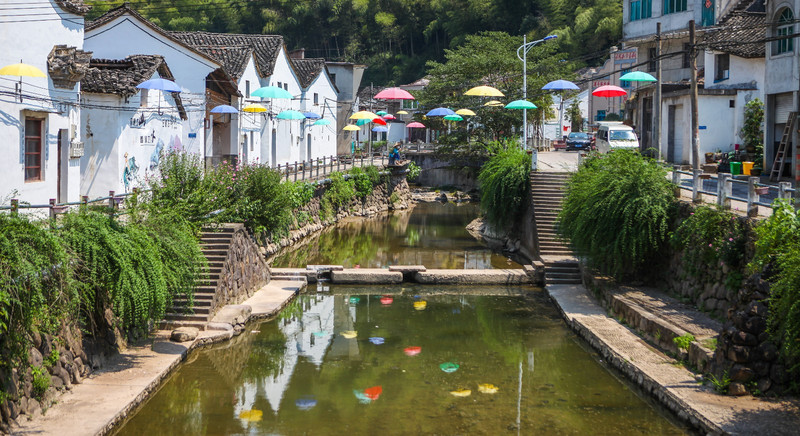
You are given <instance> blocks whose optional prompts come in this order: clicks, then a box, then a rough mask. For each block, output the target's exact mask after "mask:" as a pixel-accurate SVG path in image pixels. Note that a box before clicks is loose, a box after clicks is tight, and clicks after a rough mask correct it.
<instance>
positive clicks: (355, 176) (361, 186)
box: [350, 168, 373, 198]
mask: <svg viewBox="0 0 800 436" xmlns="http://www.w3.org/2000/svg"><path fill="white" fill-rule="evenodd" d="M350 177H351V179H350V180H352V182H353V187H354V188H355V190H356V195H357V196H358V197H359V198H366V197H367V196H368V195H369V194H371V193H372V188H373V183H372V180H370V177H369V174H367V173H366V172H364V171H363V170H362V169H361V168H353V169H351V170H350Z"/></svg>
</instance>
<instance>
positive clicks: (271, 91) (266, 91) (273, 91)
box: [250, 86, 294, 100]
mask: <svg viewBox="0 0 800 436" xmlns="http://www.w3.org/2000/svg"><path fill="white" fill-rule="evenodd" d="M250 95H251V96H253V97H261V98H286V99H289V100H291V99H293V98H294V96H293V95H292V94H290V93H289V91H286V90H285V89H283V88H278V87H277V86H264V87H261V88H258V89H256V90H255V91H253V92H251V93H250Z"/></svg>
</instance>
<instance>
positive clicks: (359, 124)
mask: <svg viewBox="0 0 800 436" xmlns="http://www.w3.org/2000/svg"><path fill="white" fill-rule="evenodd" d="M371 122H372V120H368V119H363V120H356V126H359V127H360V126H363V125H364V124H369V123H371Z"/></svg>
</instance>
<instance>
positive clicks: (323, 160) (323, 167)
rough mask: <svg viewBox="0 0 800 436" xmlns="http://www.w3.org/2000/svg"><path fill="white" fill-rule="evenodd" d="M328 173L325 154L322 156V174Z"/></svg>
mask: <svg viewBox="0 0 800 436" xmlns="http://www.w3.org/2000/svg"><path fill="white" fill-rule="evenodd" d="M325 174H328V161H327V156H322V175H323V176H324V175H325Z"/></svg>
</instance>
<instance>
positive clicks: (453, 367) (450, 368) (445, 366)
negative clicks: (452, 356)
mask: <svg viewBox="0 0 800 436" xmlns="http://www.w3.org/2000/svg"><path fill="white" fill-rule="evenodd" d="M439 368H441V369H442V371H444V372H446V373H451V372H456V371H457V370H458V364H457V363H453V362H445V363H442V364H441V365H439Z"/></svg>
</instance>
